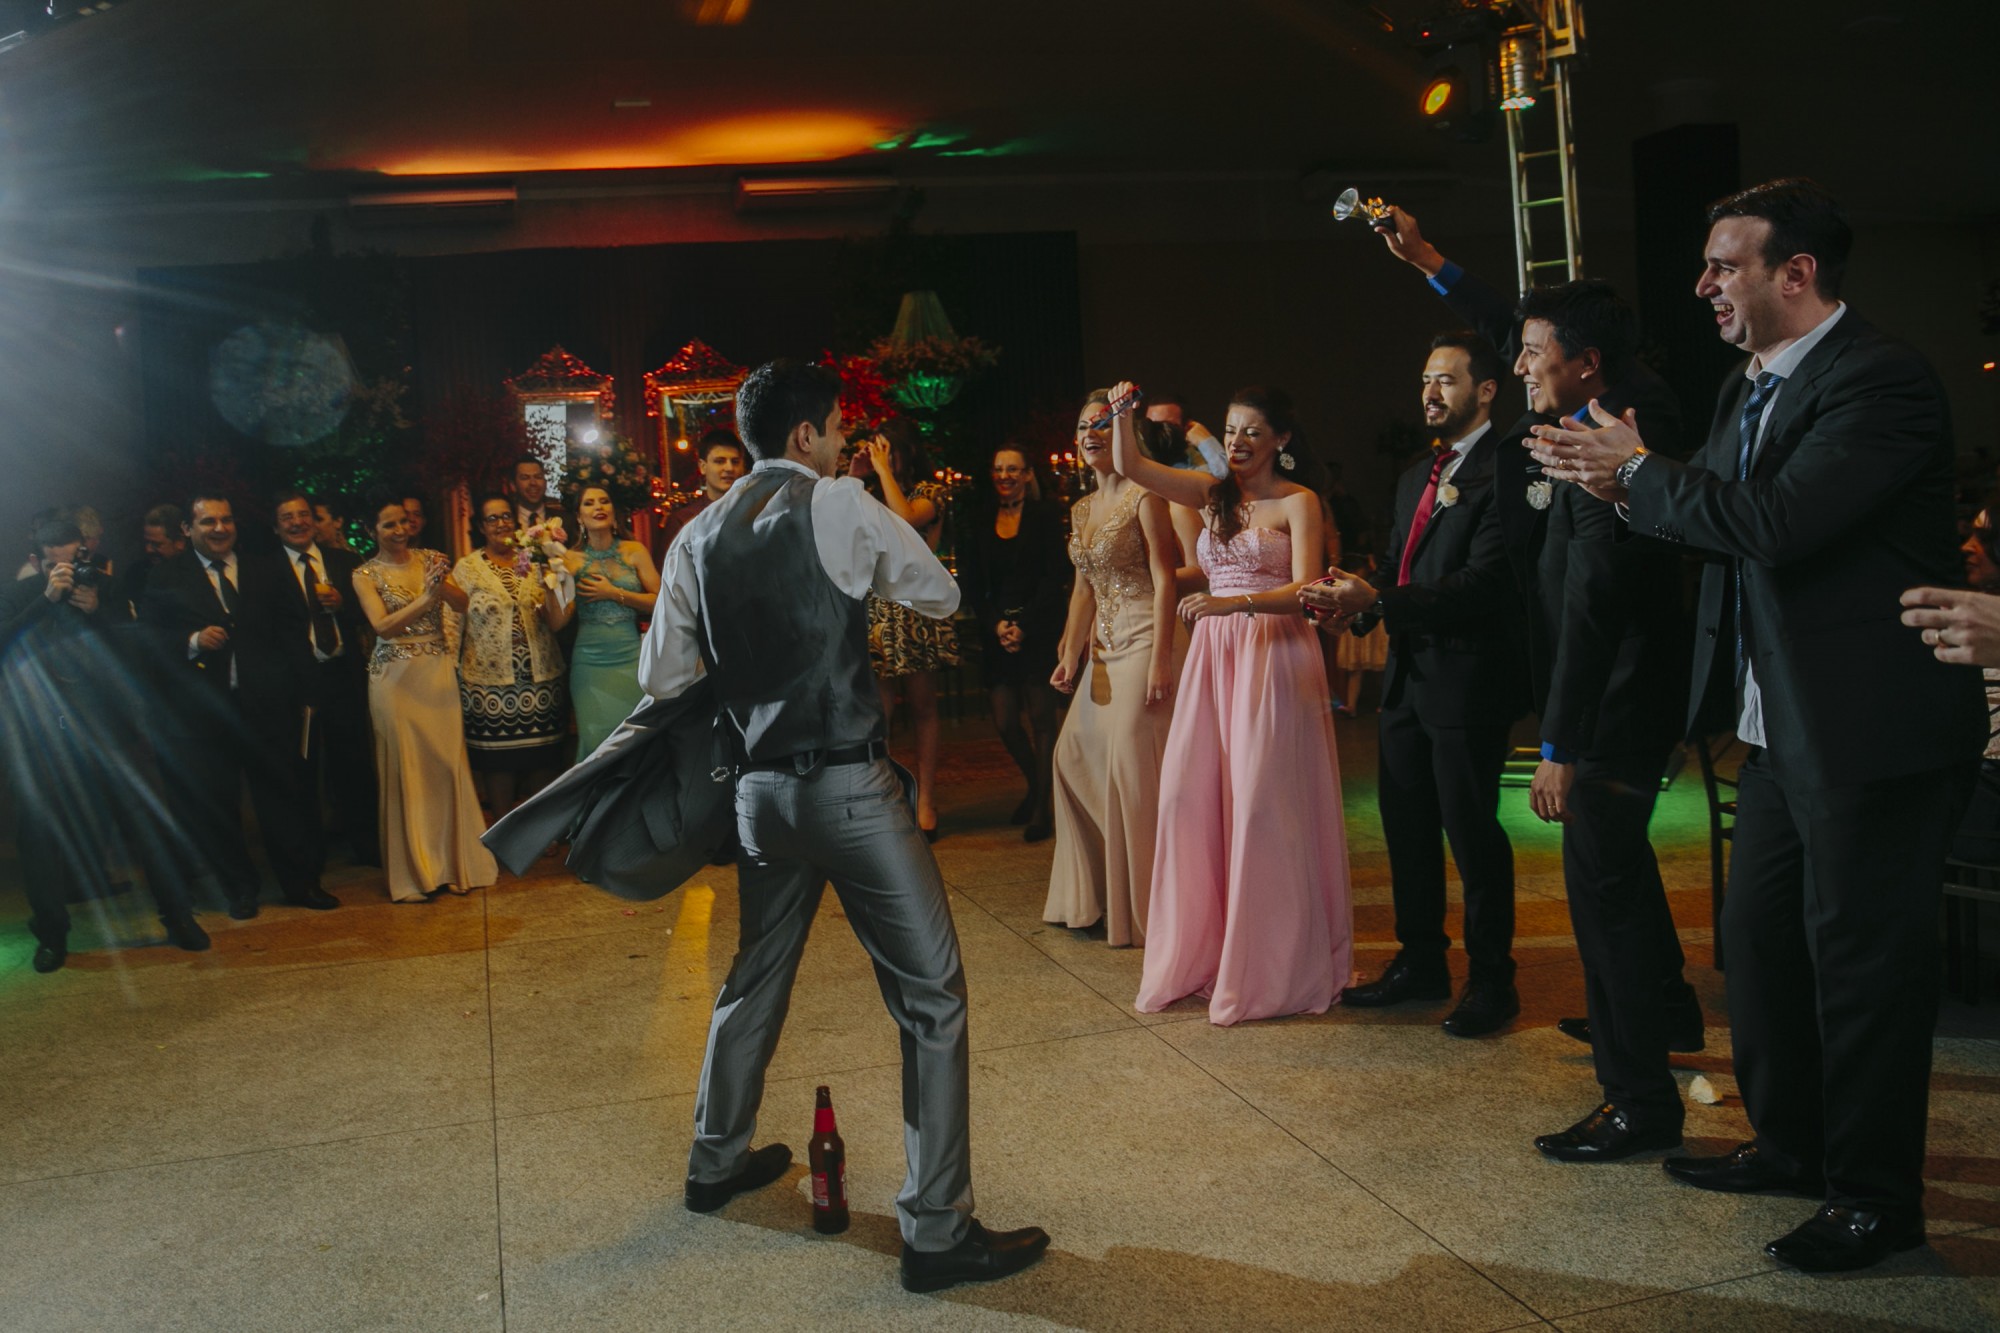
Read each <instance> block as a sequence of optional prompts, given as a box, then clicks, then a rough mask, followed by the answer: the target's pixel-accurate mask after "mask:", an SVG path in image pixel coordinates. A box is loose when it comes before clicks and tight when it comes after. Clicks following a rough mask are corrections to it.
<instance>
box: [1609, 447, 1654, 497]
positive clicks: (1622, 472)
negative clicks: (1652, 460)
mask: <svg viewBox="0 0 2000 1333" xmlns="http://www.w3.org/2000/svg"><path fill="white" fill-rule="evenodd" d="M1645 461H1646V446H1645V445H1643V444H1642V445H1640V446H1639V449H1638V452H1636V453H1634V454H1633V455H1632V456H1631V457H1630V458H1628V459H1626V460H1625V461H1624V462H1622V463H1620V464H1619V465H1618V471H1617V472H1616V473H1615V474H1613V478H1614V480H1616V481H1617V483H1618V487H1619V489H1620V490H1630V489H1631V488H1632V478H1633V476H1634V475H1636V474H1637V473H1638V471H1639V464H1641V463H1643V462H1645Z"/></svg>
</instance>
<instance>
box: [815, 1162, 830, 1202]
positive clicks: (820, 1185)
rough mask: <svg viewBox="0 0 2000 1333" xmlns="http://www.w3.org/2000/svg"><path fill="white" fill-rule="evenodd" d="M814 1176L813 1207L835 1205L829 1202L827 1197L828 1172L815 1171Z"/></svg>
mask: <svg viewBox="0 0 2000 1333" xmlns="http://www.w3.org/2000/svg"><path fill="white" fill-rule="evenodd" d="M812 1178H813V1207H815V1208H830V1207H832V1206H833V1205H832V1204H831V1203H829V1202H828V1200H827V1197H826V1172H824V1171H815V1172H813V1173H812Z"/></svg>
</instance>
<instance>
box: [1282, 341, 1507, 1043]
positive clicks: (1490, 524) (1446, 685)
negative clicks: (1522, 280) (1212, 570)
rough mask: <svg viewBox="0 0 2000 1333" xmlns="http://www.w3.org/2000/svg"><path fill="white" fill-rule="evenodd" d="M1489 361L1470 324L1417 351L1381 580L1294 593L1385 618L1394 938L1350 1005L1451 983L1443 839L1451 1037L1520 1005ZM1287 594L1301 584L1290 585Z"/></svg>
mask: <svg viewBox="0 0 2000 1333" xmlns="http://www.w3.org/2000/svg"><path fill="white" fill-rule="evenodd" d="M1500 375H1501V365H1500V358H1499V357H1498V356H1496V355H1495V354H1494V351H1493V348H1492V346H1491V345H1490V344H1489V343H1488V342H1487V341H1486V340H1485V339H1484V338H1482V337H1480V336H1479V335H1478V334H1476V333H1473V332H1470V331H1467V332H1464V333H1445V334H1440V335H1438V337H1437V338H1435V339H1434V340H1433V341H1432V343H1431V352H1430V358H1429V360H1428V361H1426V362H1425V364H1424V375H1423V405H1424V425H1425V426H1426V427H1427V428H1428V429H1429V430H1431V431H1433V432H1434V433H1435V435H1436V441H1435V444H1434V447H1433V449H1432V453H1431V456H1430V457H1428V458H1425V459H1423V460H1421V461H1420V462H1418V463H1416V464H1414V465H1413V466H1412V467H1411V468H1410V469H1409V470H1408V471H1406V472H1405V473H1404V474H1403V476H1402V479H1401V480H1400V481H1399V482H1398V483H1397V486H1396V508H1395V517H1394V521H1393V524H1392V526H1391V528H1390V531H1389V545H1388V546H1387V547H1386V548H1385V550H1384V556H1385V559H1387V560H1394V561H1397V562H1398V565H1397V573H1396V581H1395V584H1394V585H1392V586H1390V587H1386V588H1382V589H1379V590H1378V589H1376V588H1374V587H1372V586H1370V585H1369V584H1368V583H1367V582H1366V581H1364V580H1362V579H1360V578H1358V577H1356V576H1354V575H1352V574H1345V575H1342V576H1341V577H1340V579H1339V580H1338V581H1337V582H1333V583H1325V584H1315V585H1313V586H1311V587H1309V588H1308V589H1306V590H1305V594H1309V595H1307V596H1306V601H1307V604H1308V605H1311V606H1314V607H1317V608H1319V609H1321V610H1324V611H1327V612H1329V613H1331V614H1333V615H1335V616H1341V617H1347V616H1353V617H1356V619H1355V621H1354V623H1353V625H1352V626H1351V628H1352V630H1353V632H1355V633H1366V632H1367V631H1368V630H1370V629H1372V628H1373V627H1374V624H1375V620H1376V619H1377V618H1378V617H1379V618H1380V619H1381V620H1382V621H1383V622H1384V623H1385V624H1386V625H1387V626H1388V629H1389V661H1388V664H1387V668H1386V669H1385V671H1384V672H1383V678H1382V722H1381V755H1382V760H1381V778H1380V782H1379V785H1378V787H1377V798H1378V800H1379V802H1380V805H1381V812H1382V835H1383V837H1384V839H1385V840H1386V841H1387V843H1388V845H1389V866H1390V872H1391V875H1392V877H1393V879H1394V893H1395V903H1396V939H1397V941H1398V943H1400V944H1401V946H1402V948H1401V949H1400V950H1399V951H1398V953H1397V955H1396V958H1395V961H1393V962H1392V963H1390V964H1389V967H1388V969H1387V970H1386V971H1384V972H1383V974H1382V976H1381V978H1380V979H1379V980H1377V981H1375V982H1372V983H1370V984H1368V985H1364V986H1352V987H1349V988H1348V989H1347V991H1346V992H1345V994H1343V996H1342V997H1341V1003H1343V1004H1348V1005H1353V1006H1355V1007H1357V1008H1364V1009H1365V1008H1374V1007H1379V1006H1383V1005H1393V1004H1403V1003H1406V1002H1408V1001H1411V1000H1443V999H1449V998H1450V996H1451V973H1450V970H1449V969H1448V967H1447V966H1446V963H1445V951H1446V950H1447V949H1448V948H1450V946H1451V941H1450V938H1449V937H1448V936H1446V934H1445V931H1444V914H1445V881H1444V847H1443V843H1444V840H1445V839H1446V838H1449V839H1450V841H1451V854H1452V860H1453V861H1454V862H1455V863H1456V864H1457V866H1458V874H1459V880H1460V881H1461V883H1463V885H1464V888H1465V951H1466V955H1467V957H1468V959H1469V962H1470V976H1469V978H1468V980H1467V982H1466V986H1465V993H1464V995H1463V996H1462V997H1461V998H1460V1000H1459V1004H1458V1007H1457V1008H1456V1009H1455V1010H1453V1011H1452V1013H1451V1015H1450V1016H1449V1017H1448V1018H1446V1019H1445V1020H1444V1029H1445V1031H1446V1032H1449V1033H1450V1034H1452V1035H1453V1036H1456V1037H1483V1036H1486V1035H1487V1034H1489V1033H1493V1032H1497V1031H1499V1030H1500V1029H1501V1028H1503V1027H1505V1026H1506V1025H1507V1023H1508V1022H1509V1021H1510V1020H1512V1019H1513V1017H1514V1016H1515V1015H1516V1014H1518V1013H1519V1012H1520V1011H1521V1001H1520V997H1519V996H1518V995H1517V994H1516V993H1515V990H1514V958H1513V943H1514V848H1513V845H1512V844H1511V843H1509V842H1508V840H1507V831H1506V830H1505V829H1504V828H1502V827H1501V825H1500V772H1501V769H1502V767H1503V766H1504V765H1505V764H1506V761H1507V748H1508V739H1507V733H1508V731H1509V729H1510V728H1511V727H1512V726H1513V724H1514V720H1515V719H1516V718H1518V717H1520V716H1521V715H1522V714H1523V713H1525V712H1526V711H1527V710H1528V686H1527V678H1526V673H1525V671H1524V668H1523V665H1522V661H1521V654H1520V646H1519V639H1520V630H1519V625H1518V619H1519V617H1518V611H1517V608H1516V605H1515V598H1514V596H1513V594H1512V591H1511V590H1510V588H1509V587H1508V575H1507V552H1506V545H1505V541H1504V537H1503V534H1502V530H1501V527H1500V516H1499V511H1498V508H1497V506H1496V504H1495V494H1494V491H1495V484H1496V483H1495V473H1494V456H1495V450H1496V446H1497V445H1498V443H1499V440H1498V438H1497V436H1496V434H1495V432H1494V430H1493V423H1492V420H1491V412H1492V406H1493V398H1494V395H1495V394H1496V393H1498V392H1499V388H1500ZM1302 595H1303V594H1302Z"/></svg>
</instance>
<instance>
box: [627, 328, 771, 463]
mask: <svg viewBox="0 0 2000 1333" xmlns="http://www.w3.org/2000/svg"><path fill="white" fill-rule="evenodd" d="M749 373H750V371H749V368H748V367H746V366H739V365H737V364H736V363H735V362H733V361H730V360H728V359H727V358H726V357H724V356H722V354H721V353H719V352H717V351H716V350H715V349H714V348H712V347H710V346H709V345H708V344H707V343H705V342H703V341H702V340H701V339H699V338H696V339H694V340H693V341H692V342H690V343H688V344H687V345H686V346H685V347H683V348H681V350H680V351H678V352H675V353H674V354H673V356H672V357H671V358H670V359H669V360H668V361H667V363H666V364H665V365H663V366H661V367H660V368H659V369H658V370H655V371H653V372H651V373H650V374H648V375H647V376H646V415H647V416H649V417H651V418H653V419H654V420H655V421H657V422H658V423H659V438H660V475H661V476H662V477H665V478H668V479H671V478H673V476H674V455H675V453H677V452H684V451H683V450H676V449H675V447H674V443H675V441H676V440H679V441H681V442H682V443H683V444H685V445H689V446H691V445H692V444H693V440H694V436H695V433H696V429H697V428H698V427H699V426H700V425H701V424H702V423H701V422H700V421H699V420H698V419H697V417H696V416H695V413H696V412H697V411H698V410H701V409H705V408H710V407H713V406H715V405H716V404H717V403H719V402H732V403H733V401H734V399H735V397H736V386H738V385H739V384H741V383H743V380H744V377H745V376H747V375H749ZM730 417H731V419H732V420H734V418H735V410H734V408H733V407H732V408H731V411H730ZM683 470H684V471H685V469H683Z"/></svg>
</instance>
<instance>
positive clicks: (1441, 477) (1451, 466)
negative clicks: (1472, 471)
mask: <svg viewBox="0 0 2000 1333" xmlns="http://www.w3.org/2000/svg"><path fill="white" fill-rule="evenodd" d="M1492 429H1493V420H1492V418H1490V417H1489V418H1487V419H1486V420H1485V421H1482V422H1480V423H1479V424H1478V425H1477V426H1476V427H1474V428H1473V429H1472V430H1471V431H1470V432H1469V433H1468V434H1466V435H1465V437H1464V438H1462V439H1460V440H1459V441H1458V442H1457V443H1455V444H1453V445H1451V446H1450V448H1451V451H1452V452H1453V453H1455V454H1457V455H1458V457H1456V458H1454V459H1452V460H1451V461H1450V462H1449V463H1446V464H1445V465H1444V471H1442V472H1440V473H1438V486H1439V487H1440V488H1442V487H1443V486H1444V484H1445V483H1446V482H1448V481H1450V480H1451V479H1452V478H1453V477H1454V476H1456V475H1457V473H1458V469H1459V468H1460V467H1461V466H1462V465H1463V464H1464V463H1465V456H1466V455H1467V454H1469V453H1471V452H1472V446H1473V445H1475V444H1478V443H1479V442H1480V441H1481V440H1483V439H1485V438H1486V432H1487V431H1489V430H1492Z"/></svg>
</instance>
